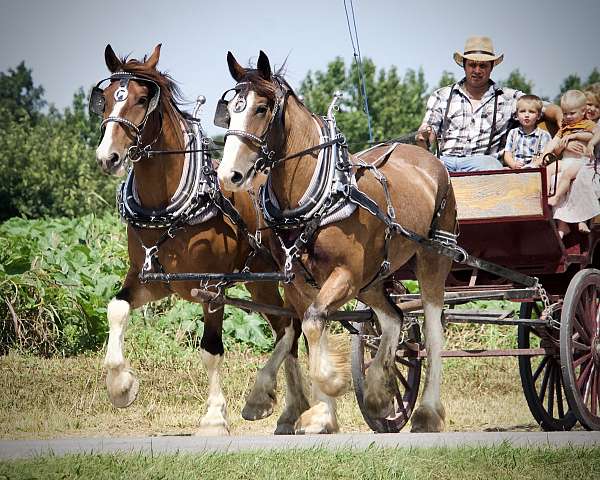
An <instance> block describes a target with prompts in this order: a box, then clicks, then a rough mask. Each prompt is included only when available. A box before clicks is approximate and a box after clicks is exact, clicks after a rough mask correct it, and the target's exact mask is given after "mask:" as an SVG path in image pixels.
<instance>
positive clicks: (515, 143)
mask: <svg viewBox="0 0 600 480" xmlns="http://www.w3.org/2000/svg"><path fill="white" fill-rule="evenodd" d="M542 107H543V104H542V101H541V100H540V98H539V97H536V96H535V95H523V96H522V97H520V98H519V100H517V120H518V121H519V124H520V126H519V127H517V128H513V129H512V130H511V131H510V132H508V136H507V137H506V147H505V149H504V161H505V162H506V164H507V165H508V166H509V167H510V168H512V169H519V168H531V167H537V166H539V165H540V164H541V156H540V153H541V152H542V151H543V150H544V148H545V147H546V145H547V144H548V142H550V140H551V138H550V134H549V133H548V132H547V131H546V130H542V129H541V128H539V127H538V126H537V123H538V121H539V119H540V117H541V116H542Z"/></svg>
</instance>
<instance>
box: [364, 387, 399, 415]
mask: <svg viewBox="0 0 600 480" xmlns="http://www.w3.org/2000/svg"><path fill="white" fill-rule="evenodd" d="M369 385H377V384H376V383H374V382H366V386H365V393H364V396H363V401H364V404H365V408H366V410H367V413H368V414H369V415H370V416H371V417H374V418H386V417H388V416H390V415H392V414H393V413H394V396H393V394H392V393H391V392H390V391H388V390H387V389H386V388H385V387H383V386H381V385H380V386H379V388H369Z"/></svg>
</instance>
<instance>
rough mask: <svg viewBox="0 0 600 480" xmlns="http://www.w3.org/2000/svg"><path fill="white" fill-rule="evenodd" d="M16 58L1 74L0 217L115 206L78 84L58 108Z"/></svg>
mask: <svg viewBox="0 0 600 480" xmlns="http://www.w3.org/2000/svg"><path fill="white" fill-rule="evenodd" d="M45 104H46V102H45V101H44V99H43V88H42V87H41V86H38V87H36V86H34V83H33V79H32V76H31V70H28V69H27V68H25V66H24V64H23V63H21V64H20V65H19V66H18V67H17V68H16V69H14V70H12V69H11V70H9V71H8V74H0V112H1V113H0V118H2V120H1V121H2V125H1V126H2V135H0V221H3V220H6V219H8V218H10V217H13V216H25V217H29V218H35V217H42V216H79V215H83V214H86V213H90V212H98V211H99V210H106V209H107V208H114V207H113V205H114V191H115V186H116V182H115V180H113V179H111V178H110V177H107V176H105V175H103V174H102V173H101V171H100V169H99V168H98V166H97V165H96V161H95V155H94V149H95V147H96V145H97V143H98V137H99V123H98V120H97V119H94V118H90V116H89V114H88V112H87V100H86V96H85V94H84V92H83V90H82V89H79V90H78V91H77V92H76V93H75V95H74V97H73V103H72V106H71V107H69V108H67V109H65V110H64V112H59V111H58V110H57V109H56V108H54V107H52V106H51V107H50V108H49V110H48V112H47V113H44V112H42V111H41V109H42V107H43V106H44V105H45Z"/></svg>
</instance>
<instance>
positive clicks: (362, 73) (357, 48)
mask: <svg viewBox="0 0 600 480" xmlns="http://www.w3.org/2000/svg"><path fill="white" fill-rule="evenodd" d="M350 9H351V11H352V24H353V25H354V35H353V33H352V28H351V27H350V16H349V15H348V6H347V5H346V0H344V10H345V11H346V22H347V23H348V33H349V34H350V43H351V44H352V50H353V54H354V61H355V62H356V65H357V67H358V72H359V75H360V83H361V84H362V97H363V99H364V103H365V107H364V108H365V113H366V114H367V124H368V126H369V141H371V142H372V141H373V128H372V126H371V115H370V113H369V98H368V96H367V82H366V80H365V71H364V68H363V63H362V56H361V53H360V43H359V41H358V29H357V28H356V15H355V14H354V3H353V0H350ZM354 39H356V46H355V45H354ZM360 90H361V86H360V85H359V91H360Z"/></svg>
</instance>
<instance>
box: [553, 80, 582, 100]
mask: <svg viewBox="0 0 600 480" xmlns="http://www.w3.org/2000/svg"><path fill="white" fill-rule="evenodd" d="M581 88H582V85H581V78H580V77H579V75H577V74H571V75H569V76H568V77H567V78H565V79H564V80H563V81H562V83H561V84H560V93H559V94H558V95H557V96H556V97H555V99H554V101H555V102H556V103H559V102H560V97H561V96H562V94H563V93H565V92H566V91H567V90H581Z"/></svg>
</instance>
